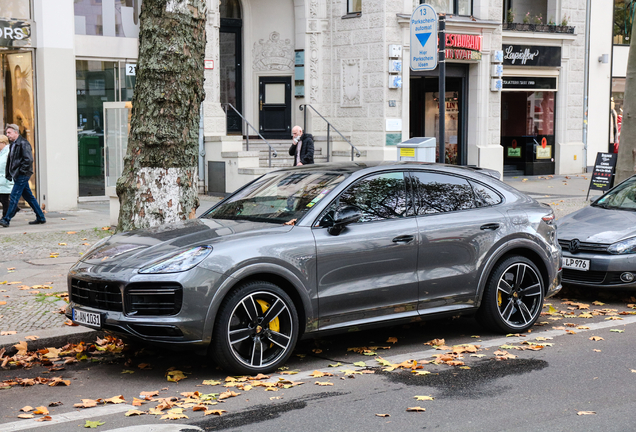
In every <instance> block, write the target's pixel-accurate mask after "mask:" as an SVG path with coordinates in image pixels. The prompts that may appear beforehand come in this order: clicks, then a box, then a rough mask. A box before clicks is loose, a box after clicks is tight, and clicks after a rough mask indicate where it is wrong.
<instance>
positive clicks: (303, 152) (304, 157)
mask: <svg viewBox="0 0 636 432" xmlns="http://www.w3.org/2000/svg"><path fill="white" fill-rule="evenodd" d="M300 142H302V145H301V146H300V155H299V159H300V162H302V164H303V165H310V164H312V163H314V136H313V135H312V134H308V133H303V134H302V135H301V136H300ZM297 145H298V144H292V145H291V147H290V148H289V155H290V156H294V166H296V165H298V161H297V160H296V146H297Z"/></svg>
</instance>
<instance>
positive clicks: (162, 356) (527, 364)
mask: <svg viewBox="0 0 636 432" xmlns="http://www.w3.org/2000/svg"><path fill="white" fill-rule="evenodd" d="M633 294H636V293H617V294H615V293H604V294H594V295H585V294H584V293H580V292H565V293H564V294H563V295H561V296H560V298H559V299H548V301H547V302H548V303H550V304H551V305H552V306H553V307H554V310H552V312H553V313H552V314H551V315H550V314H549V313H550V311H551V309H549V306H546V308H544V311H545V312H546V315H544V316H542V317H541V319H540V321H541V322H542V323H545V324H543V325H541V326H537V327H534V328H533V331H532V332H531V333H528V334H526V335H524V336H510V337H506V336H505V335H496V334H492V333H488V332H486V331H485V330H484V329H482V328H481V327H480V326H479V325H478V324H477V323H476V322H475V321H474V320H473V319H472V318H458V319H445V320H438V321H428V322H418V323H412V324H409V325H407V326H397V327H388V328H383V329H379V330H372V331H365V332H357V333H354V334H347V335H340V336H331V337H325V338H322V339H319V340H309V341H303V342H301V344H300V345H299V346H298V348H297V350H296V352H295V355H294V356H293V357H292V359H291V360H290V362H289V363H288V364H287V368H288V369H287V370H285V371H280V372H279V373H276V374H273V375H272V376H271V378H269V379H266V380H262V381H252V382H251V383H249V384H254V385H253V386H252V388H251V389H250V388H246V387H244V386H245V385H246V382H243V383H241V382H238V383H237V382H226V377H227V375H226V374H225V373H223V371H220V370H218V369H216V368H215V367H214V365H212V364H210V363H209V362H208V361H207V360H206V359H205V358H203V357H199V356H196V355H194V354H191V353H188V352H179V353H174V352H166V351H161V350H157V349H154V348H148V347H142V346H139V345H135V344H132V345H129V346H128V347H127V350H126V351H124V353H122V354H117V353H115V354H113V353H107V354H105V355H95V356H93V357H94V358H95V360H88V361H81V362H79V363H75V364H69V365H63V364H62V363H63V361H58V362H55V364H57V365H58V367H64V368H65V369H63V370H57V371H50V370H49V369H48V368H46V367H43V366H41V365H33V366H32V367H31V368H24V367H16V366H11V365H8V367H9V368H8V369H5V370H3V371H2V372H1V373H2V380H3V381H6V380H15V379H16V378H23V379H24V378H37V377H48V378H52V377H55V376H59V377H62V379H63V380H69V381H70V383H69V384H70V385H68V386H64V385H57V386H49V385H46V384H45V385H42V384H39V385H33V386H21V385H14V386H9V387H10V388H6V389H2V390H0V431H15V430H29V431H43V432H50V431H71V430H83V429H84V426H85V424H86V421H87V420H89V421H100V422H103V424H102V425H100V426H98V427H97V429H98V430H114V429H118V428H125V429H123V430H126V431H131V430H138V431H152V430H156V431H160V430H162V431H163V430H165V431H168V430H170V431H175V430H232V431H254V430H283V431H286V430H304V431H368V430H373V431H413V430H443V431H448V430H455V429H460V428H461V429H464V430H470V431H542V430H550V431H571V430H581V431H596V430H599V431H601V430H602V431H630V430H633V429H634V426H633V425H634V421H635V420H636V413H634V410H633V407H634V403H635V402H636V395H635V394H634V392H633V388H634V384H636V356H635V355H634V348H633V347H634V346H636V326H635V325H634V323H636V315H631V314H630V313H631V312H636V310H634V309H632V308H631V307H629V306H628V305H629V304H633V303H636V298H633V297H632V295H633ZM568 300H569V301H570V302H571V303H570V302H568ZM594 301H597V302H598V301H600V302H602V303H604V304H599V303H597V304H594V303H593V302H594ZM621 312H622V313H623V315H620V313H621ZM586 313H589V314H590V316H591V317H590V318H585V316H586V315H585V314H586ZM581 314H583V317H580V315H581ZM580 326H584V327H589V329H585V328H577V327H580ZM612 330H614V331H612ZM619 331H622V332H619ZM569 332H570V333H569ZM593 336H596V337H601V338H602V340H596V341H594V340H590V338H591V337H593ZM390 338H396V339H397V341H393V340H392V339H391V341H389V340H390ZM537 338H539V339H537ZM432 339H445V345H446V346H447V347H448V348H444V349H435V348H434V347H432V346H430V345H425V344H424V343H425V342H428V341H430V340H432ZM523 342H533V343H534V344H546V345H545V347H543V349H539V350H530V349H525V350H519V349H516V348H514V347H517V348H528V347H534V348H537V346H536V345H533V344H531V345H527V344H524V343H523ZM461 344H468V345H479V348H477V351H476V352H473V353H470V352H465V353H462V354H460V356H458V357H457V358H454V359H451V360H454V361H461V362H463V363H464V364H463V365H457V366H450V365H448V364H444V363H442V364H439V365H436V364H432V363H428V364H425V362H427V361H432V360H435V357H433V356H434V355H444V354H445V353H449V352H452V350H453V347H457V346H458V345H461ZM548 344H549V345H548ZM354 347H357V348H361V347H362V348H368V349H370V350H371V351H373V352H375V353H376V354H375V355H369V356H365V355H363V354H361V353H359V352H355V351H351V350H348V349H349V348H354ZM502 347H503V348H502ZM497 352H499V353H502V352H507V353H508V354H510V355H512V356H516V357H514V358H512V357H510V358H507V359H497V357H499V358H501V355H499V356H497V355H496V353H497ZM378 357H381V358H383V359H386V360H388V361H389V362H390V363H393V364H398V363H402V362H405V361H407V362H408V361H409V360H417V361H418V364H417V366H419V367H421V369H415V372H419V374H415V373H413V371H412V370H411V369H410V368H407V369H404V368H398V369H395V370H393V371H384V370H383V369H384V368H383V367H382V365H381V364H380V363H379V362H378V361H377V360H376V358H378ZM359 361H364V362H365V363H366V364H367V366H369V367H368V368H364V367H356V366H354V365H353V363H354V362H359ZM337 362H340V363H341V365H339V366H336V367H330V366H329V365H333V364H336V363H337ZM143 363H146V364H148V365H149V366H147V367H145V368H143V369H141V368H140V367H139V365H140V364H143ZM408 363H409V364H411V365H412V362H408ZM49 367H50V366H49ZM170 368H175V369H176V370H180V371H183V372H184V375H185V376H186V377H187V378H185V379H183V380H181V381H179V382H178V383H174V382H168V381H167V378H166V373H167V372H168V370H169V369H170ZM315 370H318V371H321V372H322V373H332V374H333V376H323V377H313V376H311V375H310V374H312V373H313V372H314V371H315ZM126 371H127V372H126ZM352 371H355V372H356V373H353V372H352ZM130 372H132V373H130ZM362 372H366V373H362ZM427 372H429V373H427ZM290 373H291V374H290ZM204 380H217V381H220V383H218V384H215V383H211V384H214V385H203V381H204ZM280 380H284V382H283V381H281V383H280V384H279V386H274V383H276V382H279V381H280ZM263 381H267V382H270V383H272V384H270V386H272V387H273V388H271V389H270V390H273V389H275V391H266V390H265V389H266V388H267V387H263V386H260V387H259V386H257V385H258V384H257V383H259V382H263ZM298 382H302V383H303V384H296V385H294V383H298ZM316 382H321V383H331V384H332V385H317V384H316ZM208 384H210V383H208ZM226 384H227V385H234V387H228V388H226V387H224V385H226ZM237 384H238V385H239V387H236V385H237ZM285 385H287V386H290V385H292V387H289V388H285V387H284V386H285ZM228 390H230V391H234V392H236V393H239V394H238V395H237V396H234V397H229V398H227V399H224V400H222V401H218V400H214V399H211V400H209V401H208V402H210V403H213V402H215V401H216V402H217V403H216V404H214V405H207V406H206V409H208V410H210V411H211V410H225V412H223V415H222V416H218V415H215V414H213V413H210V414H209V415H204V412H203V411H193V409H192V407H191V406H190V407H189V408H186V409H184V411H183V414H185V415H187V416H188V418H187V419H185V418H183V419H179V420H162V419H161V415H149V414H146V415H141V416H130V417H126V416H125V413H126V412H127V411H129V410H130V409H138V410H141V411H146V412H147V411H148V410H149V409H150V408H154V407H156V406H157V405H158V404H159V403H160V401H157V402H146V403H144V404H143V405H141V406H137V407H133V406H131V403H132V401H133V398H134V397H137V398H139V397H140V394H141V392H144V391H159V395H158V397H162V398H170V397H179V398H180V399H181V401H182V402H183V400H184V399H185V398H186V397H185V396H182V395H181V393H182V392H196V391H198V392H200V393H201V394H210V393H217V394H219V393H223V392H225V391H228ZM118 395H123V397H124V399H125V400H126V403H121V404H103V403H99V404H98V405H97V406H96V407H93V408H83V409H80V408H74V406H73V405H74V404H76V403H80V402H81V400H82V399H93V400H96V399H108V398H112V397H114V396H118ZM415 396H430V397H432V398H433V400H416V398H415ZM424 399H426V398H424ZM52 402H61V404H58V405H57V406H52V407H49V404H51V403H52ZM186 402H187V401H186ZM27 405H28V406H32V407H39V406H45V407H47V408H48V410H49V411H50V414H49V415H50V417H51V420H50V421H43V422H36V421H35V419H37V418H41V417H43V416H42V415H35V416H34V417H35V419H24V420H23V419H18V418H17V416H18V415H19V414H22V412H21V411H20V409H21V408H22V407H24V406H27ZM409 407H421V408H424V409H425V411H422V412H408V411H407V408H409ZM172 408H177V406H173V407H172ZM167 411H168V409H165V410H164V411H162V414H163V415H165V414H166V412H167ZM581 412H594V413H595V414H583V415H579V413H581ZM377 414H384V415H387V416H383V417H380V416H377ZM151 425H152V426H151Z"/></svg>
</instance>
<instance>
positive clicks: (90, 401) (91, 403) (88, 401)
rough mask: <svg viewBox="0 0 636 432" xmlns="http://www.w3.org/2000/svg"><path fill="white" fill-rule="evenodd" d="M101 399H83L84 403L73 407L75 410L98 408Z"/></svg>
mask: <svg viewBox="0 0 636 432" xmlns="http://www.w3.org/2000/svg"><path fill="white" fill-rule="evenodd" d="M101 401H102V400H101V399H96V400H95V399H82V403H76V404H75V405H73V406H74V407H75V408H93V407H96V406H97V404H98V403H99V402H101Z"/></svg>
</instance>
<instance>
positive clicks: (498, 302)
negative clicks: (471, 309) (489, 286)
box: [497, 291, 503, 307]
mask: <svg viewBox="0 0 636 432" xmlns="http://www.w3.org/2000/svg"><path fill="white" fill-rule="evenodd" d="M501 303H503V300H502V298H501V291H499V292H498V293H497V305H498V306H500V307H501Z"/></svg>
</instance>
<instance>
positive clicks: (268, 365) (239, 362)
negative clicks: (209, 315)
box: [211, 281, 299, 375]
mask: <svg viewBox="0 0 636 432" xmlns="http://www.w3.org/2000/svg"><path fill="white" fill-rule="evenodd" d="M268 312H269V313H268ZM298 332H299V330H298V314H297V313H296V307H295V306H294V302H293V301H292V300H291V298H290V297H289V296H288V295H287V293H285V291H283V290H282V289H281V288H280V287H278V286H276V285H274V284H272V283H269V282H261V281H256V282H248V283H245V284H243V285H242V286H240V287H239V288H238V289H236V290H235V291H233V292H232V293H231V294H229V295H228V297H227V298H225V299H224V300H223V303H222V304H221V307H220V308H219V312H218V314H217V317H216V323H215V325H214V332H213V335H212V345H211V355H212V356H213V357H214V359H215V360H216V362H217V364H218V365H219V366H221V367H222V368H223V369H225V370H227V371H229V372H233V373H237V374H241V375H243V374H248V375H254V374H258V373H268V372H272V371H275V370H276V369H278V368H279V367H280V366H282V365H283V364H284V363H285V362H286V361H287V359H289V356H290V355H291V354H292V351H293V350H294V347H295V345H296V340H297V339H298Z"/></svg>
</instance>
